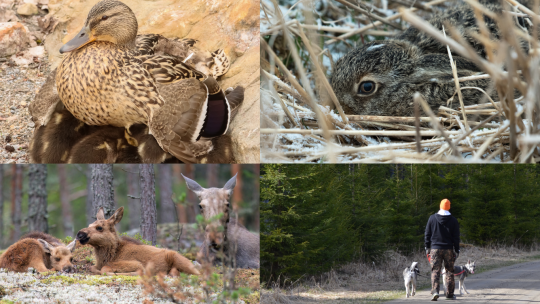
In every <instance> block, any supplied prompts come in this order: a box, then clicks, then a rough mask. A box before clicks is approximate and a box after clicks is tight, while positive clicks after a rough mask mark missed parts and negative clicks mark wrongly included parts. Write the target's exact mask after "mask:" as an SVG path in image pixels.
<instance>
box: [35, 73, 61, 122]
mask: <svg viewBox="0 0 540 304" xmlns="http://www.w3.org/2000/svg"><path fill="white" fill-rule="evenodd" d="M55 78H56V69H54V70H53V71H52V72H51V73H50V74H49V76H48V77H47V79H46V80H45V83H44V84H43V86H42V87H41V89H39V92H38V93H37V95H36V98H34V100H33V101H32V102H31V103H30V105H29V106H28V112H30V116H32V121H33V122H34V123H35V128H36V129H37V128H39V127H40V126H45V125H46V124H47V123H48V122H49V120H50V119H51V117H52V115H53V113H54V111H55V110H56V108H57V107H59V108H63V104H62V102H61V101H60V97H59V96H58V91H57V90H56V82H55Z"/></svg>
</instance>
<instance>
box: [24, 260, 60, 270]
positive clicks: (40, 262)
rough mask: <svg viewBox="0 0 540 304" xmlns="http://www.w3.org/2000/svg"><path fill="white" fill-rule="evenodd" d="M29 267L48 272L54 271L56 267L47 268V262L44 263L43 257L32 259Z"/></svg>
mask: <svg viewBox="0 0 540 304" xmlns="http://www.w3.org/2000/svg"><path fill="white" fill-rule="evenodd" d="M28 267H32V268H34V269H35V270H36V271H38V272H40V273H43V272H47V271H54V269H53V270H49V269H47V266H45V263H43V260H41V259H36V260H35V261H31V262H30V263H29V264H28Z"/></svg>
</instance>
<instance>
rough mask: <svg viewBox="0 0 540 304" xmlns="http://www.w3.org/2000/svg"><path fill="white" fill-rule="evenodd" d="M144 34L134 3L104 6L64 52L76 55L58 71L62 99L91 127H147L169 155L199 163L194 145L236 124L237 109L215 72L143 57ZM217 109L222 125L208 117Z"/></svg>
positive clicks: (108, 1)
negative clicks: (139, 39)
mask: <svg viewBox="0 0 540 304" xmlns="http://www.w3.org/2000/svg"><path fill="white" fill-rule="evenodd" d="M136 36H137V19H136V18H135V15H134V14H133V12H132V11H131V9H130V8H129V7H128V6H127V5H125V4H124V3H122V2H120V1H117V0H103V1H101V2H99V3H97V4H96V5H95V6H94V7H93V8H92V10H91V11H90V13H89V14H88V17H87V20H86V23H85V26H84V27H83V29H82V30H81V31H80V32H79V34H77V35H76V37H75V38H73V39H72V40H71V41H69V42H68V43H66V44H65V45H64V46H62V48H61V49H60V52H61V53H66V52H69V54H67V55H66V56H65V57H64V58H63V60H62V63H61V64H60V66H59V67H58V71H57V74H56V85H57V89H58V93H59V96H60V99H61V100H62V101H63V103H64V105H65V106H66V108H67V109H68V110H69V111H70V112H72V113H73V115H74V116H75V117H77V118H78V119H79V120H81V121H83V122H85V123H86V124H89V125H98V126H100V125H112V126H117V127H124V128H126V129H127V130H129V127H130V126H131V125H134V124H139V123H142V124H146V125H147V126H149V128H150V133H151V134H152V135H154V137H155V138H156V140H157V142H158V144H159V146H160V147H161V148H162V149H163V150H165V152H168V153H170V154H172V155H173V156H175V157H177V158H179V159H180V160H182V161H183V162H188V163H193V162H196V161H197V160H196V158H195V155H194V153H193V151H191V149H190V146H191V144H195V143H196V142H197V141H198V140H208V139H211V138H213V137H215V136H219V135H222V134H223V132H225V131H226V130H227V128H228V125H229V122H230V120H229V118H230V113H229V110H230V106H229V105H228V104H227V101H226V99H225V98H224V94H223V91H222V90H221V89H220V88H219V85H217V82H216V80H215V79H214V78H213V77H207V76H206V75H204V74H203V73H201V72H199V71H197V70H196V69H194V68H193V67H192V66H191V65H189V64H186V63H183V62H182V61H181V60H180V59H179V58H178V57H174V56H168V55H144V56H141V55H140V54H138V53H137V50H136ZM82 84H84V85H82ZM214 107H219V110H217V109H214ZM209 114H212V115H213V116H212V117H215V116H216V115H220V116H221V117H220V118H219V122H218V123H215V122H214V120H215V119H214V118H212V119H208V120H205V118H206V116H207V115H209ZM205 122H206V124H205ZM218 124H221V125H219V126H218ZM219 132H222V133H219Z"/></svg>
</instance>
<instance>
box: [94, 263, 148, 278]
mask: <svg viewBox="0 0 540 304" xmlns="http://www.w3.org/2000/svg"><path fill="white" fill-rule="evenodd" d="M137 270H141V271H144V266H143V264H142V263H141V262H139V261H118V262H109V263H107V265H105V266H103V268H101V271H100V273H105V274H107V275H138V273H137Z"/></svg>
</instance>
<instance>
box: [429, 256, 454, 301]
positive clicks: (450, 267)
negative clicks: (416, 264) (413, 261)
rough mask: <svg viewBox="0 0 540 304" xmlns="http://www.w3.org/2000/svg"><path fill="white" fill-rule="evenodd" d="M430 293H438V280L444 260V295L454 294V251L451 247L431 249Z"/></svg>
mask: <svg viewBox="0 0 540 304" xmlns="http://www.w3.org/2000/svg"><path fill="white" fill-rule="evenodd" d="M430 256H431V294H434V293H437V294H438V293H439V281H440V278H441V271H442V266H443V262H444V268H445V269H446V286H447V289H446V297H447V298H451V297H453V296H454V289H455V286H456V285H455V283H454V262H455V260H454V251H453V250H452V249H431V251H430Z"/></svg>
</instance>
